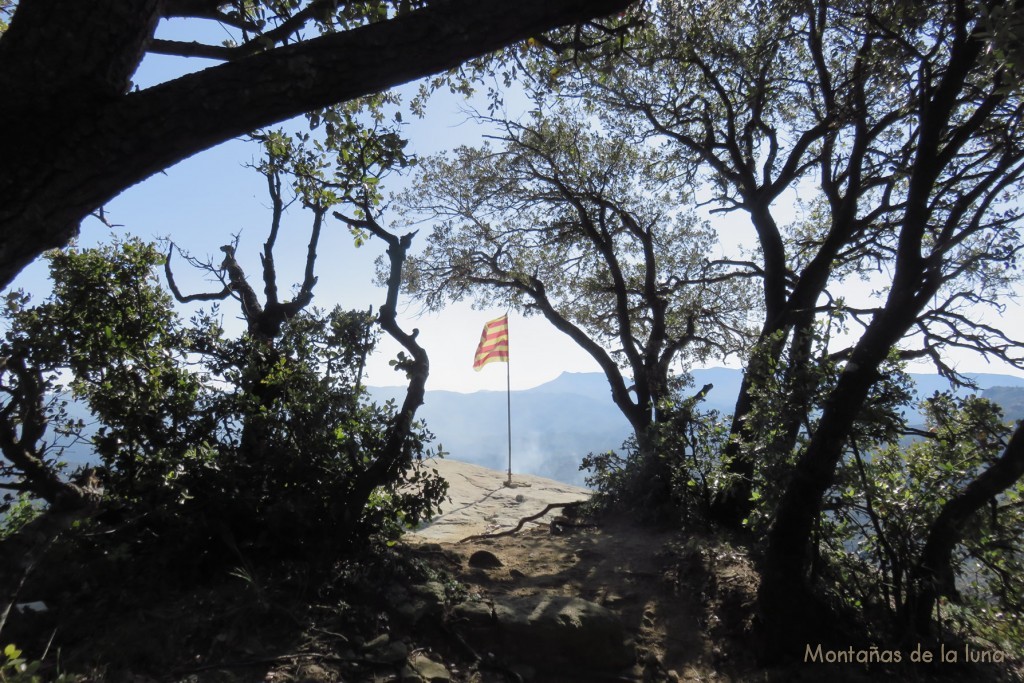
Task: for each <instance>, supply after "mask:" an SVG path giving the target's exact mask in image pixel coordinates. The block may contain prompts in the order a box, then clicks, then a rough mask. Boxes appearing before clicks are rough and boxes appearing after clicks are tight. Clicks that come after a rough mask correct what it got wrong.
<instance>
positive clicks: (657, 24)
mask: <svg viewBox="0 0 1024 683" xmlns="http://www.w3.org/2000/svg"><path fill="white" fill-rule="evenodd" d="M986 8H989V4H988V3H975V2H970V1H968V0H962V1H958V0H951V1H950V2H944V3H930V4H928V5H918V4H911V3H890V4H884V5H883V4H877V3H871V2H856V1H854V2H840V3H835V2H828V3H826V2H817V1H807V2H773V3H759V4H754V5H750V4H748V3H739V2H730V1H725V2H713V3H700V4H696V5H692V4H691V5H686V4H668V3H666V4H661V5H658V6H657V7H656V8H652V10H651V12H650V14H649V15H648V19H649V20H648V22H647V31H646V32H644V33H638V34H635V35H632V36H630V38H629V39H627V40H626V42H625V45H624V46H622V47H621V48H620V49H619V50H618V51H617V52H618V53H621V55H622V58H619V59H616V58H615V55H614V54H612V53H611V52H609V54H607V55H602V54H597V55H595V54H593V53H592V54H590V55H582V54H578V53H575V51H574V50H573V42H572V41H571V40H562V41H561V42H556V43H555V45H554V47H556V48H561V49H562V53H561V61H560V62H559V65H560V69H559V71H558V72H557V74H556V75H555V76H554V77H544V76H542V77H540V78H539V79H538V82H539V85H540V87H545V88H555V89H557V90H558V91H559V92H560V93H561V94H562V95H563V96H574V97H578V98H588V99H589V100H590V101H592V102H594V103H595V110H596V111H598V112H602V113H603V116H602V120H603V122H604V125H605V126H607V127H609V128H612V129H614V130H616V131H617V132H619V133H620V134H621V135H623V136H626V137H628V138H630V139H633V140H635V141H636V142H637V143H638V144H640V143H643V144H658V143H662V144H665V145H668V146H670V147H671V148H672V149H674V150H675V153H676V154H677V158H678V160H679V163H680V164H682V165H683V168H684V169H685V171H684V174H685V176H686V177H687V178H689V179H691V180H692V182H693V183H694V184H695V185H696V186H697V188H698V190H697V191H698V194H699V195H703V196H705V197H707V201H708V202H709V203H710V204H711V205H713V207H714V210H716V211H724V212H741V213H742V214H744V215H745V216H746V217H748V218H749V221H750V226H751V227H752V228H753V231H754V233H755V235H756V239H757V243H758V247H759V252H760V253H759V257H758V261H759V263H758V265H759V269H760V272H759V274H760V276H761V278H762V286H763V287H762V299H763V303H764V313H765V315H764V318H763V322H762V325H761V333H760V339H759V342H758V343H757V344H756V345H755V350H754V352H753V353H752V354H751V356H750V360H749V362H748V365H747V369H746V370H747V372H746V375H745V381H744V386H743V388H742V390H741V395H740V398H739V400H738V402H737V406H736V411H735V415H734V425H733V430H732V431H733V443H732V444H731V446H730V448H729V449H728V450H727V453H726V456H727V460H728V461H729V462H730V469H731V473H732V475H733V477H732V484H731V485H730V486H728V487H726V488H725V489H723V491H722V492H721V495H720V498H719V505H718V506H717V508H718V510H717V511H718V515H717V516H718V518H719V519H720V520H721V521H722V522H723V523H724V524H726V525H728V526H732V527H739V526H741V525H742V522H743V520H745V519H747V518H748V517H749V514H750V512H751V511H752V510H753V507H754V506H755V504H756V502H755V496H754V495H752V494H753V491H752V484H753V482H754V480H755V475H756V469H757V468H759V467H763V466H764V464H765V462H766V461H769V462H777V463H783V464H784V468H783V470H782V471H783V472H784V473H785V480H784V481H783V482H779V483H778V485H780V486H781V488H780V490H781V491H782V496H781V498H780V499H779V500H778V506H777V508H776V509H775V510H773V511H772V515H773V523H772V526H771V530H770V533H769V535H768V538H767V543H768V550H767V554H766V557H765V563H764V569H765V576H764V581H763V582H762V588H761V606H762V611H763V612H764V615H765V623H766V624H767V627H766V629H765V632H766V634H768V635H769V636H771V637H779V638H784V637H790V638H791V639H792V640H791V642H800V638H801V637H802V636H803V635H804V634H807V633H812V632H813V629H815V628H816V627H817V625H819V624H820V623H821V620H820V619H815V618H813V617H814V615H813V614H807V611H811V610H812V608H811V605H813V604H814V603H813V601H811V600H810V599H808V597H807V578H808V569H809V563H810V558H811V557H812V554H811V552H810V541H811V539H812V538H813V533H812V532H813V529H814V528H815V525H816V523H817V521H818V520H819V519H820V516H821V514H822V508H821V505H822V500H823V497H824V495H825V493H826V492H827V491H828V490H829V488H830V487H831V486H832V485H833V483H834V481H835V473H836V468H837V465H838V464H839V463H840V461H841V460H842V459H843V458H844V457H846V456H847V455H848V454H849V450H848V449H849V444H850V437H851V434H852V432H853V430H854V427H855V425H856V424H857V423H858V421H860V420H861V419H862V417H863V415H864V414H865V410H866V408H867V407H868V398H869V396H870V395H871V392H872V390H873V387H874V386H875V385H876V384H877V382H878V380H879V378H880V377H881V376H882V375H883V372H882V369H883V367H884V365H885V364H886V363H889V362H890V361H892V360H908V359H912V358H929V359H931V360H932V361H933V362H934V363H935V364H936V365H937V367H938V368H939V370H940V372H943V373H944V374H946V375H948V376H950V377H952V378H953V379H957V375H956V373H955V372H954V370H953V368H952V367H950V365H949V364H948V362H947V361H946V360H945V356H944V354H945V352H946V351H947V350H949V349H953V348H967V349H971V350H975V351H977V352H979V353H981V354H983V355H986V356H987V357H990V358H998V359H1000V360H1004V361H1007V362H1009V363H1011V364H1012V365H1014V366H1016V367H1022V366H1024V364H1022V359H1021V354H1020V348H1021V345H1020V344H1019V343H1018V342H1017V341H1015V340H1014V339H1012V338H1010V337H1009V336H1008V335H1007V334H1005V333H1004V332H1003V331H1002V330H1000V329H999V328H998V327H997V326H993V325H988V324H985V323H984V322H983V321H982V319H981V317H980V315H981V314H980V311H982V310H984V309H985V308H988V309H989V310H995V311H998V310H1000V304H1001V299H1002V297H1003V296H1005V295H1007V294H1008V293H1009V292H1010V291H1012V287H1013V285H1014V284H1015V283H1016V282H1017V281H1018V274H1017V272H1016V271H1015V268H1014V267H1015V264H1016V259H1017V257H1018V254H1019V252H1020V249H1021V241H1020V236H1019V232H1018V229H1019V226H1020V218H1021V209H1020V206H1019V203H1015V202H1014V201H1013V197H1014V196H1015V195H1016V194H1018V193H1019V191H1020V189H1021V184H1022V183H1021V179H1022V175H1024V135H1022V134H1024V129H1022V127H1021V121H1022V117H1021V114H1022V104H1021V99H1020V96H1019V88H1016V86H1015V83H1014V81H1013V80H1012V79H1011V78H1009V77H1008V75H1007V72H1006V68H1007V67H1006V65H1005V63H1002V62H1000V61H999V60H993V59H990V58H988V57H986V50H987V49H988V46H989V45H990V43H989V42H988V41H989V38H990V36H989V34H988V33H987V32H986V30H985V26H984V24H983V23H979V22H980V18H981V16H982V13H983V11H984V10H985V9H986ZM554 40H556V41H557V40H558V38H557V35H556V38H555V39H554ZM539 59H542V60H543V59H544V58H543V57H541V58H539ZM534 73H540V74H550V73H551V71H550V69H549V68H546V65H545V66H538V67H535V68H534ZM808 194H810V196H811V198H810V200H807V201H804V202H802V208H803V216H800V217H798V218H797V220H793V221H791V222H790V223H789V224H787V223H786V221H785V219H784V218H783V217H782V215H781V212H780V207H781V206H784V205H785V204H786V203H787V202H788V201H790V200H793V201H795V200H796V198H797V197H805V196H807V195H808ZM876 273H877V275H874V274H876ZM855 275H864V276H871V277H873V278H874V282H873V284H876V286H878V287H879V292H880V293H879V294H878V296H876V297H872V298H869V297H865V298H864V300H863V301H852V300H850V301H846V300H844V299H843V297H841V296H839V295H838V294H837V288H838V287H839V286H840V285H844V284H845V283H847V282H848V281H849V278H850V277H851V276H855ZM840 317H842V318H845V321H846V324H848V325H851V326H854V328H855V329H857V328H859V330H858V331H859V337H858V336H854V337H853V338H854V339H855V341H854V342H853V343H852V344H850V345H849V346H847V347H846V348H839V347H838V345H833V346H831V347H828V346H821V345H820V344H818V343H817V340H818V339H819V337H820V333H819V329H820V327H821V326H822V325H823V324H824V325H830V324H831V323H830V322H828V321H829V320H830V319H838V318H840ZM833 364H834V367H835V372H834V373H828V372H826V373H823V372H819V370H820V369H821V368H828V367H830V366H833ZM779 371H781V372H782V373H783V374H782V375H781V376H774V377H773V375H775V373H777V372H779ZM823 380H828V381H823ZM776 381H780V382H781V383H780V384H779V387H780V390H779V391H777V392H767V393H766V392H764V391H763V389H762V388H761V387H763V386H764V385H765V384H766V383H769V382H776ZM765 395H770V396H772V397H773V398H774V400H776V401H777V402H778V405H782V406H784V408H783V409H781V410H780V409H778V408H776V409H775V410H774V414H775V419H776V424H775V425H774V427H775V428H774V429H773V432H774V434H775V435H776V436H777V438H775V440H774V441H773V442H772V443H771V444H770V447H769V448H767V449H764V450H762V451H758V452H757V456H758V457H756V458H755V453H754V451H752V450H751V449H750V448H749V445H750V444H751V443H753V442H754V441H756V440H757V439H755V438H754V437H755V436H757V434H756V433H755V431H754V429H753V427H754V424H755V421H753V420H751V419H750V418H751V416H752V414H753V412H754V411H755V409H756V408H757V407H758V406H757V402H758V396H765ZM762 407H763V406H762ZM771 408H772V407H771V406H768V409H769V410H770V409H771ZM818 410H820V412H817V411H818ZM792 605H798V606H799V607H801V608H806V611H801V610H796V611H794V610H792V609H791V606H792ZM784 615H789V616H790V617H792V618H791V619H786V620H785V621H784V620H783V617H784ZM805 616H806V617H808V618H806V619H804V618H803V617H805ZM774 649H775V651H776V652H780V651H782V650H781V649H779V648H774Z"/></svg>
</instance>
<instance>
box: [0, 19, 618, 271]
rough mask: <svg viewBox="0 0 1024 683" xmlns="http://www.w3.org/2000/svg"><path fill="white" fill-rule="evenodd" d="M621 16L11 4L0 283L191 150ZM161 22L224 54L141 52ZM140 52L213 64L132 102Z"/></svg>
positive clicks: (3, 74) (3, 58) (4, 47)
mask: <svg viewBox="0 0 1024 683" xmlns="http://www.w3.org/2000/svg"><path fill="white" fill-rule="evenodd" d="M627 4H628V2H627V0H600V1H599V2H592V1H583V0H558V1H557V2H549V1H547V0H544V1H541V0H528V1H526V2H505V3H501V4H497V5H496V4H495V3H479V2H470V1H469V0H449V1H446V2H432V3H429V4H428V3H426V2H411V1H410V0H393V1H385V0H381V1H374V2H370V3H352V2H340V3H339V2H335V1H334V0H330V1H326V0H309V1H308V2H296V3H291V2H289V3H279V2H256V3H250V2H230V1H221V0H132V1H131V2H126V3H125V2H102V3H89V4H88V5H78V4H74V5H68V4H66V3H55V2H54V1H53V0H21V1H20V2H18V3H16V4H15V5H14V15H13V18H12V19H11V21H10V25H9V27H8V28H7V30H6V31H5V32H3V34H2V37H0V91H2V92H3V93H4V98H3V102H2V103H0V125H2V126H3V127H4V128H5V129H6V130H17V131H19V134H18V136H16V138H12V139H11V140H9V141H8V145H7V146H6V148H5V149H6V152H5V163H4V167H3V171H2V173H0V194H2V195H3V196H4V198H5V201H4V205H3V207H2V208H0V282H2V283H3V284H5V285H6V284H8V283H10V282H11V280H12V278H13V277H14V276H15V275H16V274H17V273H18V271H19V270H20V269H21V268H22V267H24V266H25V264H27V263H29V262H30V261H31V260H32V259H34V258H36V257H37V256H38V255H39V254H40V253H42V251H43V250H45V249H48V248H54V247H60V246H64V245H65V244H67V242H68V241H69V240H70V239H71V238H72V237H73V236H74V235H75V234H76V232H77V230H78V225H79V223H80V221H81V220H82V219H83V218H84V217H86V216H88V215H89V214H90V212H94V211H97V210H98V209H99V208H100V207H102V205H103V204H104V202H106V201H108V200H109V199H111V198H112V197H114V196H116V195H117V194H118V193H119V192H121V191H122V190H123V189H125V188H126V187H129V186H131V185H132V184H134V183H137V182H139V181H141V180H143V179H144V178H146V177H148V176H150V175H151V174H153V173H155V172H157V171H159V170H161V169H164V168H167V167H168V166H170V165H172V164H174V163H175V162H177V161H180V160H182V159H184V158H186V157H188V156H190V155H192V154H195V153H196V152H199V151H201V150H204V149H207V148H209V147H211V146H213V145H216V144H217V143H219V142H223V141H225V140H228V139H230V138H232V137H235V136H238V135H243V134H245V133H248V132H250V131H253V130H255V129H257V128H259V127H261V126H266V125H269V124H272V123H274V122H277V121H281V120H284V119H287V118H289V117H293V116H297V115H300V114H303V113H305V112H308V111H312V110H316V109H320V108H322V107H325V106H329V105H332V104H335V103H338V102H343V101H347V100H353V99H355V98H359V97H361V96H364V95H369V94H372V93H375V92H378V91H383V90H386V89H387V88H389V87H392V86H394V85H398V84H401V83H405V82H408V81H411V80H413V79H416V78H419V77H422V76H426V75H429V74H432V73H437V72H440V71H444V70H447V69H452V68H455V67H457V66H459V65H460V64H461V63H462V62H464V61H466V60H468V59H470V58H473V57H476V56H480V55H484V54H486V53H488V52H490V51H493V50H497V49H500V48H502V47H503V46H506V45H509V44H511V43H514V42H516V41H519V40H524V39H526V38H528V37H530V36H532V35H536V34H538V33H541V32H543V31H545V30H548V29H550V28H553V27H555V26H558V25H560V24H565V23H573V22H580V21H584V20H586V19H587V18H589V17H591V16H597V15H604V14H608V13H612V12H615V11H619V10H622V9H623V8H625V7H626V5H627ZM3 9H4V11H5V12H6V11H9V9H10V8H9V6H8V5H7V4H6V3H5V4H4V6H3ZM167 18H188V19H190V20H193V21H195V22H204V21H209V22H218V23H220V24H221V25H222V26H225V27H228V28H230V29H231V30H232V31H233V32H234V33H235V35H236V37H237V40H236V44H234V45H230V46H215V45H200V44H197V43H175V42H169V41H164V40H157V39H154V31H155V29H156V26H157V24H158V23H159V22H160V20H162V19H167ZM310 34H313V37H309V35H310ZM395 46H402V48H401V49H396V47H395ZM150 53H162V54H172V55H178V56H203V57H206V58H210V59H216V60H220V61H222V62H223V63H222V64H219V65H217V66H212V67H208V68H205V69H202V70H200V71H197V72H196V73H193V74H190V75H187V76H184V77H182V78H179V79H176V80H173V81H169V82H166V83H162V84H159V85H157V86H153V87H151V88H146V89H145V90H141V91H132V89H131V78H132V75H133V74H134V72H135V70H136V69H137V67H138V65H139V63H140V61H141V60H142V58H143V57H144V56H145V55H146V54H150Z"/></svg>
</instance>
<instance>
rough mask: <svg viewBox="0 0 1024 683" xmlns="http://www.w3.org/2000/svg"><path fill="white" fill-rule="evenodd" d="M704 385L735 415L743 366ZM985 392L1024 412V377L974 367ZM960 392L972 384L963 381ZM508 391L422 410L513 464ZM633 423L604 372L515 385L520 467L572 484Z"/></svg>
mask: <svg viewBox="0 0 1024 683" xmlns="http://www.w3.org/2000/svg"><path fill="white" fill-rule="evenodd" d="M691 374H692V375H693V379H694V386H695V389H694V391H696V390H697V389H699V388H700V387H702V386H704V385H705V384H709V383H710V384H712V385H713V388H712V389H711V391H710V392H708V395H707V397H706V399H705V400H704V402H703V403H701V406H700V408H701V410H704V411H709V410H717V411H719V413H721V414H722V415H729V414H731V413H732V411H733V408H734V407H735V403H736V397H737V396H738V395H739V390H740V384H741V383H742V381H743V371H742V370H737V369H732V368H706V369H700V370H693V371H692V373H691ZM910 376H911V378H912V379H913V380H914V382H915V384H916V387H917V397H918V400H920V399H922V398H925V397H927V396H930V395H932V394H933V393H935V392H936V391H946V390H948V389H949V382H948V381H947V380H945V379H944V378H942V377H941V376H939V375H936V374H924V373H912V374H911V375H910ZM967 376H968V377H970V378H971V379H973V380H974V381H975V382H977V383H978V386H979V388H980V389H981V393H982V395H984V396H986V397H987V398H991V399H992V400H994V401H996V402H997V403H1000V404H1001V405H1003V406H1004V411H1005V412H1006V417H1007V419H1020V418H1021V417H1024V377H1017V376H1015V375H1002V374H993V373H968V375H967ZM368 389H369V392H370V396H371V397H372V398H374V399H375V400H377V401H384V400H387V399H401V397H403V396H404V395H405V389H404V388H403V387H369V388H368ZM956 393H957V394H958V395H967V394H969V393H970V392H969V391H967V390H963V389H961V390H960V391H958V392H956ZM505 402H506V397H505V392H504V391H478V392H474V393H469V394H464V393H458V392H454V391H427V393H426V396H425V402H424V405H423V406H422V407H421V408H420V409H419V411H418V412H417V417H418V418H420V419H422V420H424V421H425V422H426V423H427V427H428V429H430V431H431V432H433V433H434V435H435V436H436V437H437V440H436V442H435V444H440V445H442V446H444V449H445V450H446V451H448V453H449V454H450V455H451V457H452V458H455V459H457V460H462V461H464V462H470V463H474V464H478V465H483V466H484V467H491V468H494V469H499V470H503V469H505V468H506V467H507V459H508V436H507V429H506V419H507V418H506V403H505ZM630 432H631V430H630V427H629V423H628V422H627V421H626V418H625V417H624V416H623V415H622V413H621V412H620V411H619V409H618V408H617V407H616V406H615V404H614V403H613V402H612V397H611V387H610V386H609V384H608V380H607V379H606V378H605V376H604V374H602V373H600V372H563V373H562V374H561V375H559V376H558V377H556V378H555V379H553V380H551V381H550V382H546V383H545V384H541V385H540V386H536V387H533V388H532V389H525V390H518V391H513V392H512V469H513V471H514V472H522V473H525V474H536V475H539V476H542V477H548V478H550V479H555V480H557V481H562V482H565V483H568V484H575V485H583V483H584V481H583V480H584V477H585V473H583V472H580V471H579V463H580V462H581V461H582V459H583V457H584V456H585V455H587V453H590V452H601V451H606V450H610V449H618V448H619V447H620V446H621V445H622V442H623V441H624V440H625V439H626V437H627V436H629V434H630Z"/></svg>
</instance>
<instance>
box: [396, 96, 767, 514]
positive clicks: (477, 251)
mask: <svg viewBox="0 0 1024 683" xmlns="http://www.w3.org/2000/svg"><path fill="white" fill-rule="evenodd" d="M541 110H545V111H543V113H541ZM492 123H497V124H498V126H499V127H500V128H501V129H502V132H503V134H502V136H501V138H500V140H499V146H498V147H497V148H495V147H492V146H490V145H487V146H484V147H481V148H476V149H473V148H467V147H463V148H460V149H458V150H456V152H455V154H454V155H453V158H451V159H446V158H436V159H430V160H427V161H426V162H425V163H423V164H421V171H420V174H419V175H418V182H417V185H416V187H415V189H414V191H413V192H412V193H410V194H408V195H406V197H405V198H404V200H403V201H404V202H405V203H406V204H407V209H408V210H409V211H411V212H412V214H413V215H414V216H415V219H416V220H424V221H431V222H434V228H433V231H432V233H431V236H430V238H429V242H428V245H427V247H426V249H425V250H424V252H423V253H422V254H421V255H418V256H416V257H415V258H414V259H412V261H411V263H410V269H409V275H408V283H409V284H408V287H407V289H408V291H409V293H410V294H412V295H413V296H418V297H420V298H421V299H422V300H423V301H424V303H425V305H426V306H427V307H428V308H431V309H439V308H441V307H442V306H444V305H445V304H447V302H449V301H458V300H461V299H463V298H471V299H473V301H474V302H475V303H476V304H478V305H482V306H498V307H503V306H504V307H511V308H514V309H517V310H520V311H523V312H524V313H526V314H527V315H530V314H537V313H539V314H541V315H543V316H544V317H545V318H546V319H547V320H548V321H549V322H550V323H551V324H552V325H553V326H554V327H555V328H556V329H558V330H559V331H561V332H563V333H564V334H566V335H567V336H569V338H571V339H572V340H573V341H574V342H576V343H577V344H578V345H579V346H580V347H581V348H583V349H584V350H585V351H587V353H589V354H590V355H591V357H593V358H594V360H595V361H597V363H598V364H599V365H600V367H601V369H602V370H603V371H604V374H605V376H606V377H607V379H608V382H609V385H610V387H611V395H612V400H613V401H614V402H615V404H616V405H617V406H618V407H619V409H620V410H621V411H622V413H623V415H625V417H626V419H627V420H629V423H630V425H631V426H632V428H633V432H634V434H635V438H636V442H637V445H638V451H639V453H640V458H641V461H642V463H643V464H642V465H641V467H640V468H639V471H638V472H637V474H636V481H635V482H634V484H635V487H636V491H637V496H638V498H637V499H639V497H642V498H644V499H648V500H650V501H657V503H654V504H656V505H661V504H664V503H665V502H667V496H668V491H669V482H670V479H671V476H670V472H671V465H670V463H669V460H668V455H667V454H665V453H662V452H661V451H660V449H657V448H656V447H655V444H654V434H653V432H652V429H651V428H652V426H654V425H657V424H664V423H667V422H669V421H670V419H671V416H672V415H673V413H674V412H675V411H674V408H673V405H674V404H676V407H678V404H679V403H680V401H679V398H678V392H679V391H680V388H681V387H680V386H679V383H678V382H676V381H674V380H675V377H676V375H677V374H679V373H680V372H681V369H685V368H686V367H687V366H688V365H689V364H690V363H691V362H693V361H694V360H702V359H705V358H707V357H709V356H714V357H720V356H726V355H728V354H730V353H734V352H737V351H738V350H740V349H742V348H743V345H744V342H745V340H746V335H747V331H746V329H745V326H746V316H747V314H748V312H749V310H748V307H747V305H746V302H747V301H749V297H748V296H747V295H746V291H745V288H744V282H745V280H746V279H749V277H751V276H753V273H752V272H751V273H746V274H734V273H725V272H724V270H725V269H726V268H727V267H729V265H730V264H727V263H723V262H720V261H711V260H709V259H708V258H707V257H706V254H708V253H710V252H712V251H713V250H714V244H715V241H716V238H715V234H714V232H713V231H712V230H711V229H710V228H709V226H707V225H706V224H703V223H701V222H699V221H697V220H696V219H695V217H694V216H693V215H692V214H690V213H688V212H685V211H679V210H677V208H676V203H675V201H674V195H675V193H676V192H678V191H679V189H680V188H678V186H677V185H676V182H675V179H674V177H673V176H674V173H675V171H676V169H675V167H674V166H673V165H672V164H671V162H670V161H669V160H668V159H666V158H665V156H664V155H662V154H660V153H658V152H657V151H656V150H648V149H643V148H640V147H634V146H632V145H630V144H628V143H625V142H623V141H617V140H614V139H613V138H611V137H609V136H607V135H604V134H601V133H598V132H592V131H591V130H590V127H591V123H590V122H588V120H587V117H586V115H585V113H581V112H577V111H573V110H572V109H570V108H568V107H564V106H557V105H551V104H550V103H547V102H543V101H542V102H538V103H537V108H536V110H535V112H534V113H533V115H532V117H531V120H530V121H529V122H527V123H517V122H514V121H511V120H500V121H496V122H494V121H492ZM744 276H746V277H744Z"/></svg>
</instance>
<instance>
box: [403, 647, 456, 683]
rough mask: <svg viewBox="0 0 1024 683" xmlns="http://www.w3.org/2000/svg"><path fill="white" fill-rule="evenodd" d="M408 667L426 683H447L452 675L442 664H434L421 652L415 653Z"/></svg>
mask: <svg viewBox="0 0 1024 683" xmlns="http://www.w3.org/2000/svg"><path fill="white" fill-rule="evenodd" d="M409 666H411V667H412V668H413V670H414V671H415V672H416V673H417V674H418V675H419V677H420V678H421V679H423V680H424V681H426V683H448V682H449V681H451V680H452V675H451V673H449V672H448V669H446V668H445V666H444V664H441V663H439V662H435V661H434V660H432V659H431V658H430V657H427V656H426V655H425V654H423V653H422V652H417V653H416V654H414V655H413V656H412V657H411V658H410V659H409Z"/></svg>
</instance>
